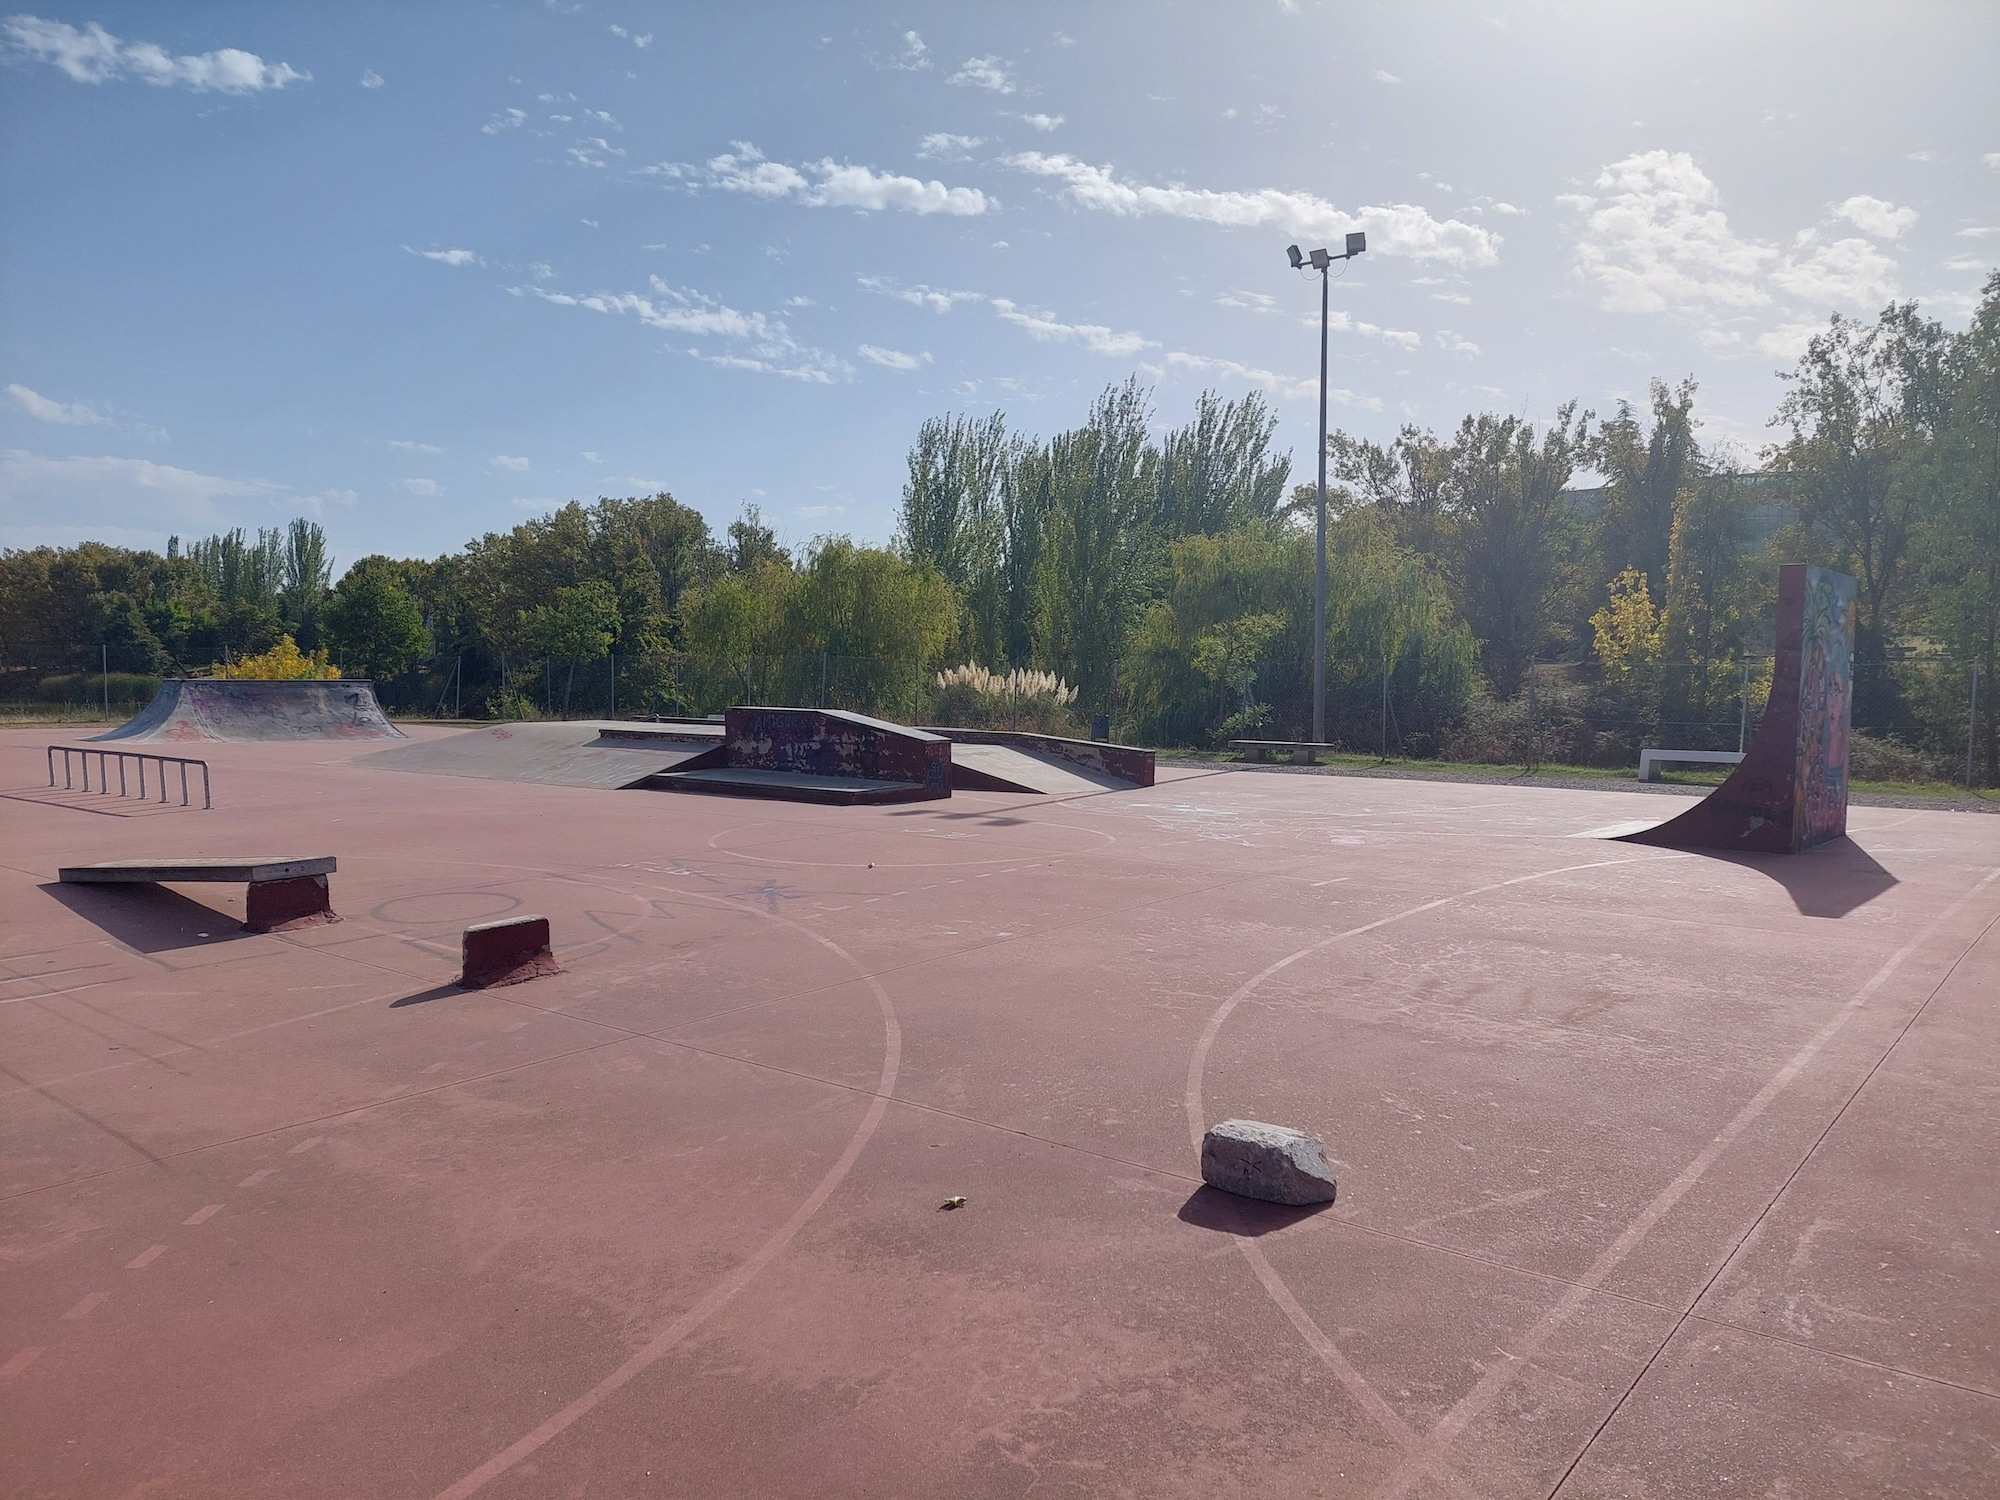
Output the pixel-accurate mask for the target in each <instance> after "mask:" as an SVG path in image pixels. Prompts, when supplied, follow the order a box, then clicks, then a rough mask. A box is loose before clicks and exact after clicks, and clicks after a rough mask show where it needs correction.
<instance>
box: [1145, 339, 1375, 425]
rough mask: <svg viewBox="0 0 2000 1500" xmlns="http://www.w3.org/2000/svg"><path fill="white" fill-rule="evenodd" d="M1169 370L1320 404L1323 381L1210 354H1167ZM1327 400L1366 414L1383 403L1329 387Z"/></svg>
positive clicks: (1183, 351)
mask: <svg viewBox="0 0 2000 1500" xmlns="http://www.w3.org/2000/svg"><path fill="white" fill-rule="evenodd" d="M1167 366H1168V368H1169V369H1180V370H1193V371H1196V372H1197V373H1200V374H1203V375H1222V376H1226V377H1229V378H1231V379H1235V380H1240V381H1242V382H1244V383H1245V384H1246V385H1254V386H1261V387H1264V388H1266V389H1269V390H1273V391H1276V392H1277V393H1278V394H1279V395H1281V396H1289V397H1291V398H1293V399H1294V400H1317V399H1318V397H1319V380H1318V378H1317V377H1313V376H1298V375H1281V374H1279V373H1278V372H1277V371H1276V370H1266V369H1263V368H1261V367H1260V366H1257V365H1246V364H1243V363H1241V362H1240V361H1238V360H1233V359H1217V358H1215V357H1213V356H1211V355H1206V354H1190V353H1189V352H1188V351H1187V350H1185V349H1174V350H1171V351H1169V353H1168V354H1167ZM1326 395H1327V399H1328V400H1329V401H1332V402H1334V403H1336V404H1338V405H1340V406H1354V407H1359V408H1361V409H1362V410H1363V411H1380V410H1381V409H1382V401H1381V398H1380V397H1377V396H1360V395H1356V394H1355V393H1354V392H1353V391H1350V390H1347V389H1346V388H1344V387H1341V386H1328V387H1327V392H1326Z"/></svg>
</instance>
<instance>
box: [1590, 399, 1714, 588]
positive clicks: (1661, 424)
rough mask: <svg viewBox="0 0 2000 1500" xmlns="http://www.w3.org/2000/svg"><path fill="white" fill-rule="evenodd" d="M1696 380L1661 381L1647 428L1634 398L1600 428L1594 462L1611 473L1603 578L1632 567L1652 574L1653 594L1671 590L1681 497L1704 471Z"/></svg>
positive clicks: (1601, 537)
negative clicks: (1669, 564)
mask: <svg viewBox="0 0 2000 1500" xmlns="http://www.w3.org/2000/svg"><path fill="white" fill-rule="evenodd" d="M1694 391H1695V385H1694V382H1693V381H1692V380H1684V381H1682V382H1681V384H1680V385H1679V386H1677V387H1674V388H1673V389H1669V388H1668V387H1667V384H1666V382H1665V381H1661V380H1655V381H1654V382H1653V388H1652V408H1653V413H1652V414H1653V425H1652V428H1651V430H1650V431H1648V430H1647V429H1646V428H1645V427H1644V426H1642V425H1641V423H1640V421H1639V418H1638V416H1637V414H1636V413H1634V411H1633V409H1632V405H1631V403H1630V402H1627V401H1620V402H1619V403H1618V411H1617V414H1616V415H1615V416H1613V417H1612V418H1611V419H1610V420H1609V421H1607V422H1605V423H1604V425H1603V426H1602V427H1600V428H1599V429H1598V431H1597V434H1596V436H1595V438H1594V440H1593V441H1592V443H1591V445H1590V459H1591V461H1592V462H1593V463H1594V464H1595V466H1596V467H1597V468H1598V469H1599V470H1601V471H1602V472H1603V473H1604V475H1605V477H1606V484H1605V486H1604V509H1603V511H1602V513H1601V514H1600V515H1599V517H1598V521H1597V550H1598V556H1599V559H1600V566H1601V567H1602V569H1603V576H1604V577H1605V578H1610V577H1612V576H1613V575H1615V574H1617V573H1620V572H1622V571H1623V570H1625V569H1626V568H1637V569H1638V570H1639V571H1640V572H1642V573H1644V574H1645V575H1646V582H1647V584H1648V585H1649V586H1650V588H1651V590H1652V592H1653V593H1655V594H1656V595H1659V596H1661V597H1665V595H1666V592H1667V554H1668V551H1669V550H1670V548H1671V546H1672V535H1673V528H1674V522H1675V502H1676V500H1677V498H1678V497H1679V495H1680V494H1681V492H1682V490H1683V488H1684V487H1685V486H1686V485H1687V484H1688V483H1689V482H1690V481H1692V480H1693V479H1694V478H1695V477H1696V475H1697V474H1698V473H1699V472H1700V471H1701V468H1702V454H1701V449H1700V447H1699V446H1698V445H1697V443H1696V442H1695V436H1694V427H1695V424H1694V417H1693V410H1694Z"/></svg>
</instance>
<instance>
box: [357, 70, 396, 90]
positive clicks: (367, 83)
mask: <svg viewBox="0 0 2000 1500" xmlns="http://www.w3.org/2000/svg"><path fill="white" fill-rule="evenodd" d="M388 81H389V80H388V79H386V78H384V77H383V76H382V75H381V74H380V73H378V72H376V71H375V70H374V69H373V68H370V69H369V70H368V71H367V72H365V73H363V74H362V75H361V86H362V87H363V88H364V89H379V88H380V87H382V85H383V84H385V83H387V82H388Z"/></svg>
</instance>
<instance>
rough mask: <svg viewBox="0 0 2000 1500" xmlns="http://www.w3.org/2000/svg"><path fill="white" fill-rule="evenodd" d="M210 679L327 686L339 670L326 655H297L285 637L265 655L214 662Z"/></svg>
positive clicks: (319, 652)
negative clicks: (212, 677) (302, 681)
mask: <svg viewBox="0 0 2000 1500" xmlns="http://www.w3.org/2000/svg"><path fill="white" fill-rule="evenodd" d="M214 675H215V676H217V677H234V678H242V679H245V680H252V681H264V682H297V681H300V680H306V681H312V682H330V681H332V680H333V679H334V678H336V677H338V676H340V668H338V667H336V666H334V665H333V663H332V662H331V661H330V660H328V658H327V654H326V652H324V651H310V652H308V651H301V650H299V646H298V642H296V641H294V640H293V639H292V638H291V637H290V636H288V635H281V636H279V637H278V644H277V645H275V646H273V647H272V648H271V649H270V650H269V651H265V652H261V653H260V654H258V655H256V656H239V657H237V658H236V660H235V661H231V662H220V661H219V662H217V663H216V664H215V667H214Z"/></svg>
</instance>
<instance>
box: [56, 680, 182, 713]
mask: <svg viewBox="0 0 2000 1500" xmlns="http://www.w3.org/2000/svg"><path fill="white" fill-rule="evenodd" d="M37 687H38V688H39V689H40V692H39V694H38V695H37V696H38V697H39V698H40V699H41V700H42V701H43V702H46V703H74V704H78V705H80V706H82V707H85V708H89V707H92V706H97V707H102V706H103V703H104V689H105V677H104V674H103V673H102V672H63V673H60V674H58V675H56V676H54V677H44V678H42V679H41V681H40V682H39V683H38V684H37ZM110 687H111V701H112V703H113V704H114V705H115V704H120V703H124V704H133V703H146V702H149V701H150V700H151V699H152V696H153V694H155V693H157V692H158V691H159V690H160V679H159V678H157V677H154V676H151V675H149V674H147V673H144V672H113V673H112V674H111V679H110Z"/></svg>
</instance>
